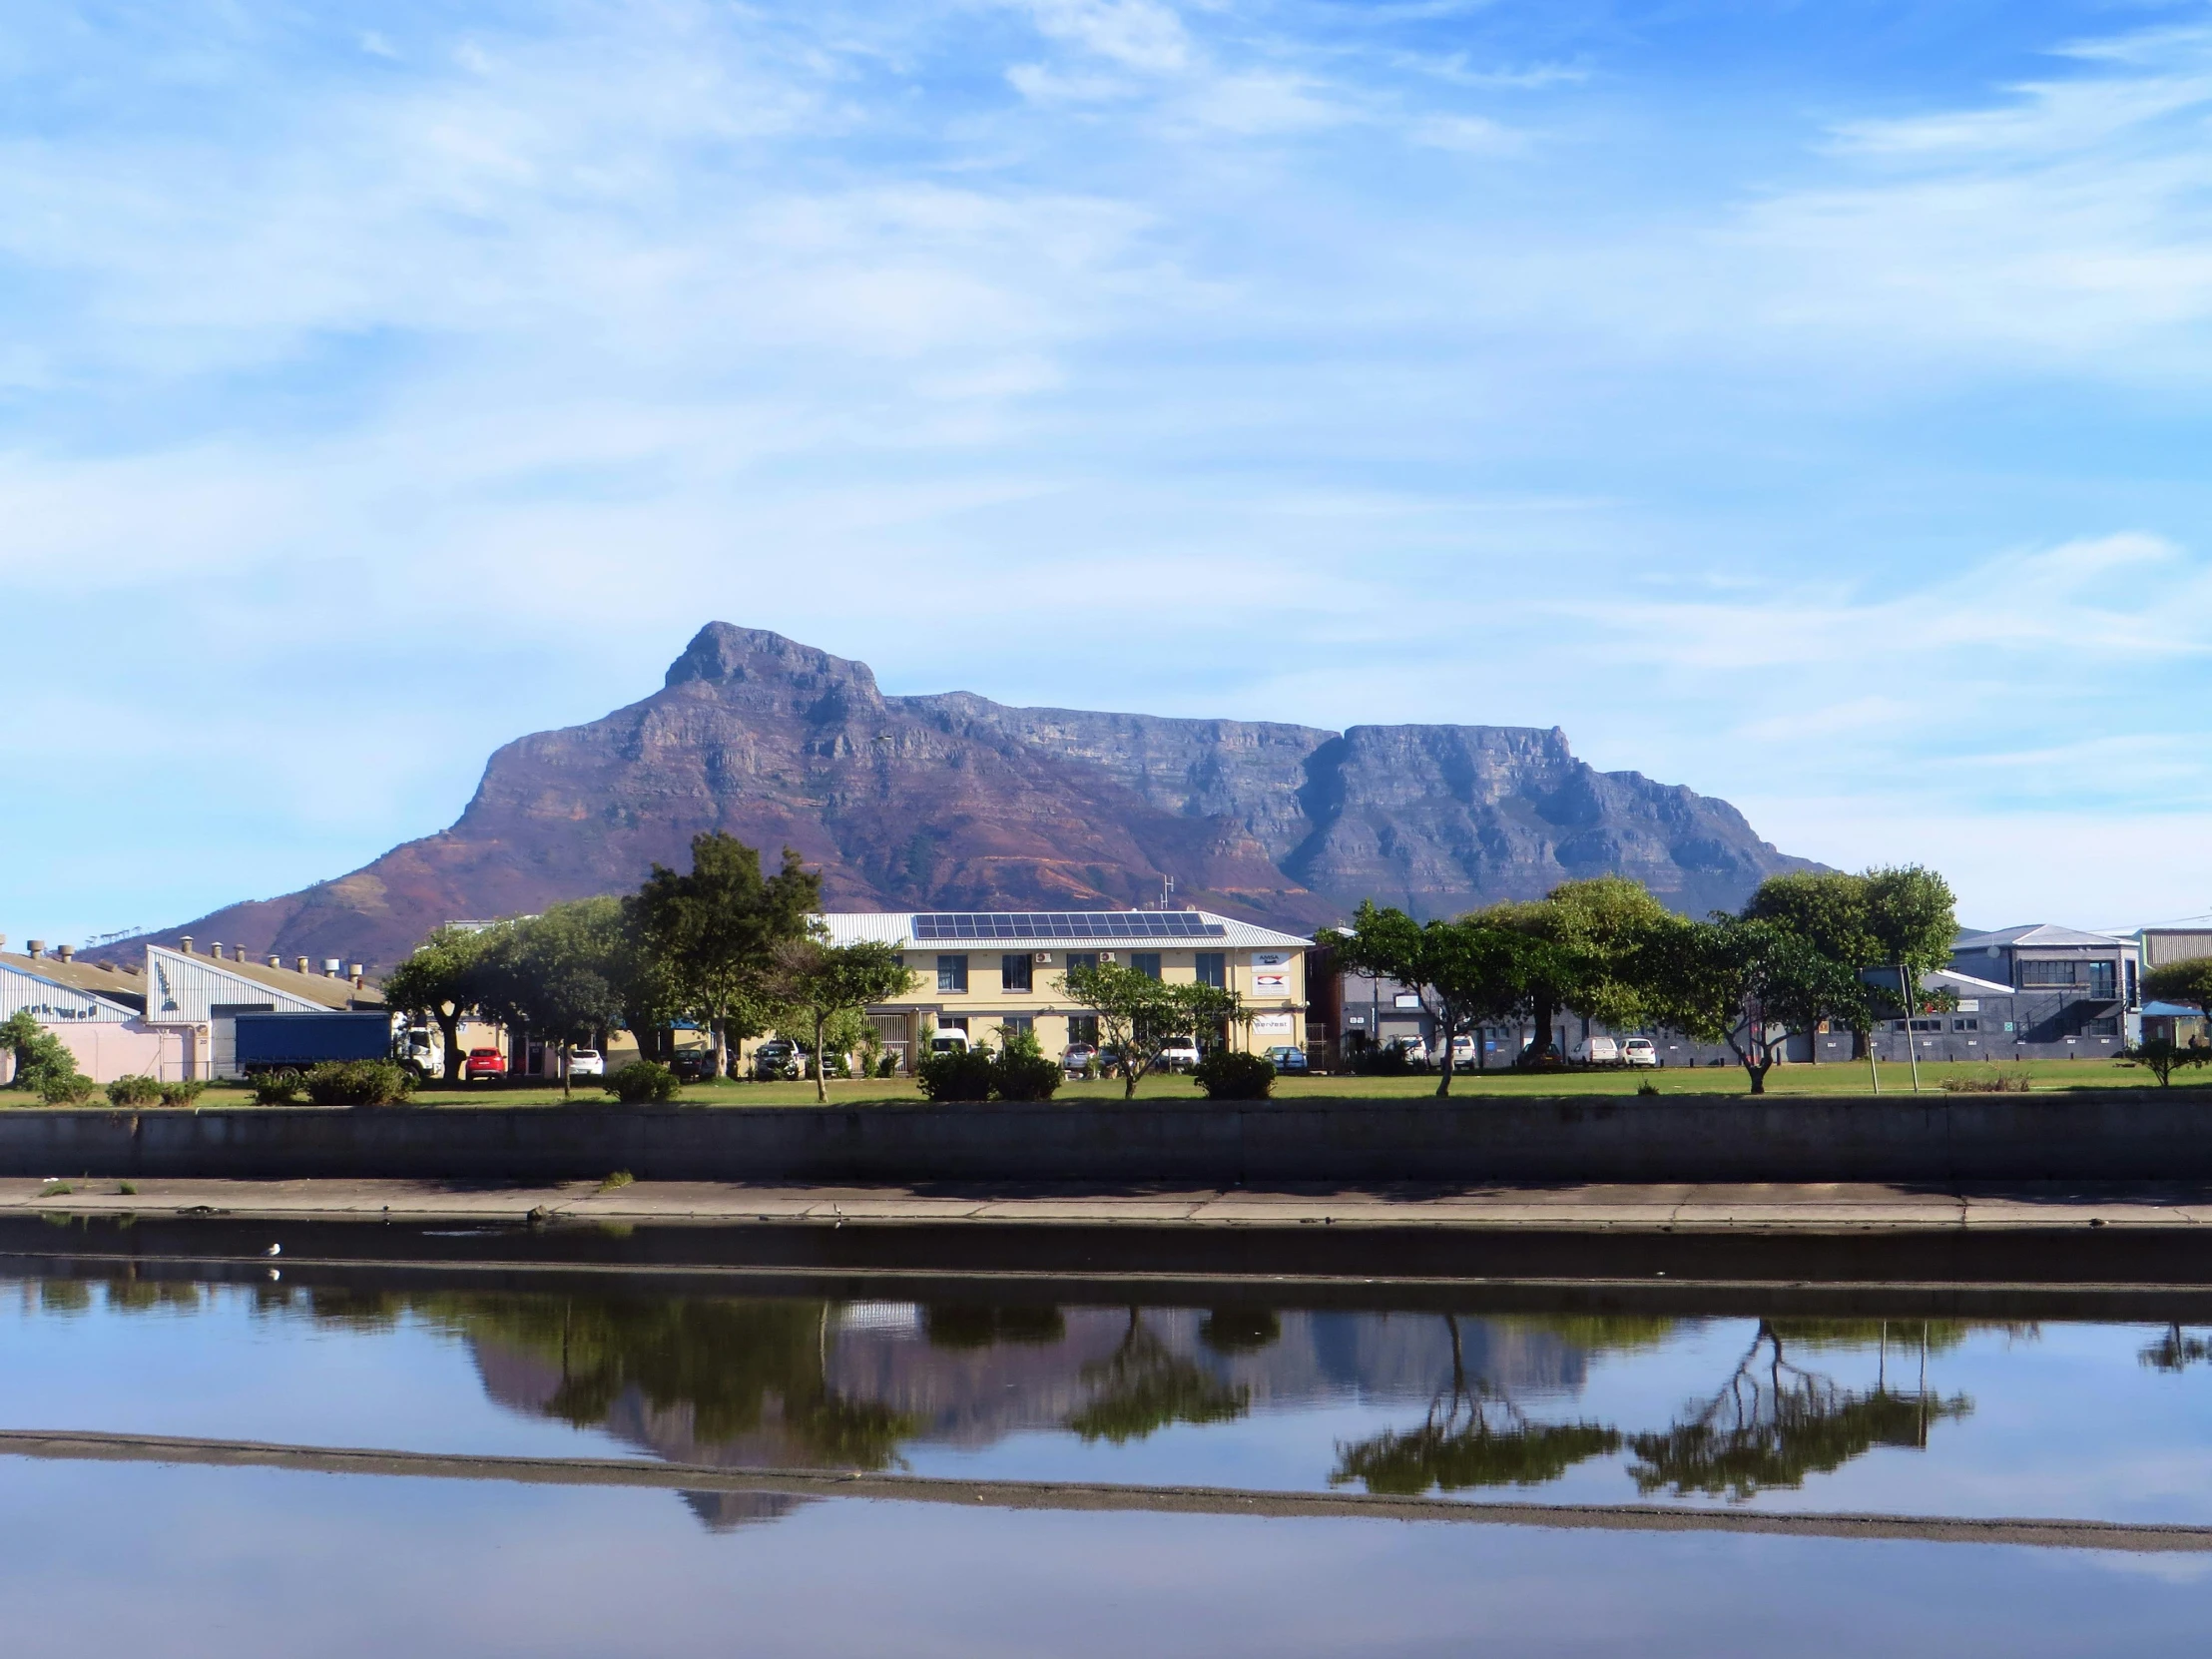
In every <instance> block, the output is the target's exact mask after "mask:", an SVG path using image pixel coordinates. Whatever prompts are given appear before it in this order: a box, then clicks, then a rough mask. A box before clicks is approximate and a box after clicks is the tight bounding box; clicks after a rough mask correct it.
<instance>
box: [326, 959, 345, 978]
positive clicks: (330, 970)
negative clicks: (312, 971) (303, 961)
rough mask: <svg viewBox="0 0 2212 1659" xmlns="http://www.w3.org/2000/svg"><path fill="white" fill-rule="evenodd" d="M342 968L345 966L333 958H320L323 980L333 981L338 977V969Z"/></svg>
mask: <svg viewBox="0 0 2212 1659" xmlns="http://www.w3.org/2000/svg"><path fill="white" fill-rule="evenodd" d="M343 966H345V964H344V963H343V962H341V961H339V960H338V959H337V958H336V957H335V956H325V957H323V958H322V976H323V977H324V978H325V979H335V978H336V977H337V976H338V969H339V968H341V967H343Z"/></svg>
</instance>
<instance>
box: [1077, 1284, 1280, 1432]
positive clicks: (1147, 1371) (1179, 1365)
mask: <svg viewBox="0 0 2212 1659" xmlns="http://www.w3.org/2000/svg"><path fill="white" fill-rule="evenodd" d="M1079 1375H1080V1376H1081V1378H1082V1380H1083V1381H1084V1382H1085V1383H1090V1384H1091V1386H1092V1387H1093V1388H1094V1389H1095V1390H1096V1391H1095V1392H1094V1393H1093V1394H1092V1395H1091V1398H1090V1400H1089V1402H1088V1403H1086V1404H1085V1405H1084V1406H1083V1407H1082V1408H1081V1409H1080V1410H1078V1411H1075V1412H1074V1413H1072V1414H1071V1415H1070V1416H1069V1417H1068V1419H1067V1425H1068V1427H1069V1428H1070V1429H1072V1430H1073V1431H1074V1432H1076V1433H1077V1434H1080V1435H1081V1436H1082V1437H1083V1438H1084V1439H1086V1440H1111V1441H1112V1442H1113V1443H1114V1444H1115V1445H1126V1444H1127V1443H1128V1442H1129V1441H1131V1440H1141V1439H1143V1438H1144V1437H1145V1436H1146V1435H1148V1434H1151V1433H1153V1432H1154V1431H1156V1430H1158V1429H1162V1428H1165V1427H1167V1426H1168V1425H1169V1424H1170V1423H1176V1422H1193V1423H1197V1422H1228V1421H1230V1420H1232V1419H1234V1418H1237V1417H1241V1416H1243V1415H1244V1414H1245V1412H1246V1411H1247V1410H1248V1409H1249V1408H1250V1406H1251V1403H1252V1390H1251V1389H1250V1388H1248V1387H1245V1386H1243V1385H1242V1384H1231V1383H1224V1382H1223V1381H1222V1380H1221V1379H1220V1378H1218V1377H1216V1376H1214V1375H1213V1374H1212V1373H1211V1372H1209V1371H1207V1370H1206V1369H1205V1368H1204V1367H1202V1366H1199V1365H1196V1364H1194V1363H1193V1362H1191V1361H1189V1360H1186V1359H1184V1358H1183V1357H1182V1356H1181V1355H1180V1354H1177V1353H1176V1352H1175V1351H1174V1350H1172V1349H1170V1348H1169V1347H1168V1346H1167V1344H1165V1343H1163V1342H1162V1341H1160V1339H1159V1338H1158V1337H1156V1336H1154V1335H1153V1334H1152V1332H1151V1331H1150V1330H1149V1329H1148V1328H1147V1327H1146V1326H1145V1323H1144V1319H1143V1316H1142V1315H1141V1314H1140V1312H1139V1311H1138V1310H1137V1309H1135V1308H1132V1309H1130V1310H1129V1329H1128V1331H1127V1332H1126V1333H1125V1334H1124V1335H1123V1337H1122V1340H1121V1345H1120V1346H1119V1347H1118V1348H1116V1349H1115V1350H1114V1352H1113V1353H1112V1354H1111V1355H1109V1356H1108V1357H1107V1358H1106V1359H1104V1360H1097V1361H1093V1362H1092V1363H1091V1364H1089V1365H1087V1366H1085V1367H1084V1368H1083V1369H1082V1371H1081V1373H1080V1374H1079Z"/></svg>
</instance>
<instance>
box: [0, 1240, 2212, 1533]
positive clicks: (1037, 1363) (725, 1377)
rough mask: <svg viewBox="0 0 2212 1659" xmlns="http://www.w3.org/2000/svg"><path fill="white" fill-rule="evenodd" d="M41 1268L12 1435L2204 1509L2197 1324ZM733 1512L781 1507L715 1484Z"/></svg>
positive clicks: (2206, 1434)
mask: <svg viewBox="0 0 2212 1659" xmlns="http://www.w3.org/2000/svg"><path fill="white" fill-rule="evenodd" d="M1379 1300H1380V1302H1381V1305H1379V1306H1373V1307H1366V1308H1356V1309H1314V1308H1299V1307H1296V1306H1280V1307H1271V1306H1264V1305H1261V1304H1258V1303H1255V1302H1251V1301H1247V1300H1232V1299H1231V1298H1230V1297H1228V1296H1227V1295H1226V1294H1225V1296H1224V1299H1223V1301H1222V1303H1221V1305H1219V1306H1215V1307H1211V1308H1206V1307H1173V1306H1166V1307H1162V1306H1149V1307H1148V1306H1122V1307H1111V1306H1106V1307H1102V1306H1094V1305H1056V1304H1054V1303H1051V1302H1049V1301H1043V1300H1035V1299H1031V1300H1014V1299H1012V1298H1008V1299H1006V1300H1002V1301H998V1302H981V1301H935V1302H904V1301H892V1300H878V1301H830V1300H823V1299H820V1298H810V1297H801V1296H793V1297H784V1298H778V1297H752V1298H735V1297H715V1296H654V1295H630V1294H624V1293H622V1292H621V1291H619V1290H607V1289H600V1288H595V1287H589V1286H587V1287H584V1288H581V1289H566V1288H564V1289H562V1290H559V1291H547V1292H542V1293H524V1294H517V1293H511V1292H496V1293H495V1292H478V1291H467V1290H450V1291H447V1290H438V1291H405V1292H401V1291H392V1292H388V1293H379V1292H374V1291H366V1292H364V1291H361V1290H358V1289H343V1290H340V1289H328V1288H317V1287H307V1286H289V1285H283V1284H272V1285H265V1286H259V1287H251V1288H245V1287H235V1286H222V1285H195V1284H189V1283H177V1282H160V1281H146V1280H115V1281H107V1282H97V1281H80V1280H45V1281H26V1282H22V1283H21V1284H20V1286H19V1288H18V1291H17V1294H16V1295H14V1296H13V1297H12V1298H9V1299H8V1305H7V1307H6V1308H5V1311H4V1312H0V1343H4V1344H5V1350H6V1354H7V1359H8V1364H7V1366H6V1368H5V1373H4V1377H0V1422H4V1425H5V1426H11V1427H73V1428H101V1429H113V1430H137V1431H146V1432H164V1433H186V1434H207V1435H219V1436H234V1437H241V1438H258V1439H289V1440H296V1441H301V1442H307V1443H322V1444H345V1445H374V1446H382V1447H390V1448H394V1449H408V1450H437V1451H489V1452H515V1451H530V1452H563V1451H566V1452H586V1453H592V1454H607V1453H609V1452H616V1453H625V1452H626V1453H630V1454H636V1453H640V1452H642V1453H646V1454H649V1455H652V1456H657V1457H663V1458H669V1459H674V1460H678V1461H683V1462H688V1463H705V1464H715V1465H721V1466H725V1467H733V1468H737V1467H786V1468H805V1469H822V1468H851V1469H899V1470H910V1471H913V1472H917V1473H923V1474H952V1475H960V1476H964V1477H1004V1478H1081V1479H1091V1480H1113V1481H1125V1482H1131V1483H1139V1484H1143V1483H1155V1484H1161V1483H1172V1484H1200V1485H1220V1486H1231V1487H1238V1488H1243V1489H1251V1490H1294V1491H1295V1490H1314V1491H1320V1490H1331V1489H1335V1490H1341V1491H1351V1492H1369V1493H1378V1494H1391V1495H1410V1494H1420V1493H1436V1494H1447V1495H1451V1496H1455V1497H1458V1498H1462V1499H1465V1500H1468V1501H1482V1500H1484V1499H1485V1498H1493V1497H1498V1496H1510V1497H1516V1498H1523V1499H1525V1498H1528V1497H1531V1496H1540V1497H1542V1498H1544V1499H1546V1500H1556V1501H1572V1502H1584V1503H1617V1502H1626V1501H1643V1502H1651V1501H1658V1502H1666V1503H1682V1504H1692V1505H1725V1506H1754V1507H1767V1508H1779V1509H1821V1510H1855V1511H1883V1512H1903V1513H1915V1514H1931V1515H2022V1514H2032V1515H2051V1516H2066V1517H2072V1518H2081V1519H2107V1520H2168V1521H2171V1520H2180V1521H2207V1520H2212V1410H2208V1409H2207V1405H2208V1404H2212V1392H2208V1389H2212V1358H2208V1355H2212V1346H2208V1345H2212V1337H2208V1334H2207V1333H2206V1332H2205V1331H2203V1330H2201V1329H2197V1328H2192V1327H2184V1326H2170V1327H2165V1328H2155V1327H2144V1326H2131V1325H2118V1324H2113V1325H2095V1324H2075V1323H2053V1322H2048V1321H2045V1322H2041V1323H2026V1322H2013V1323H1999V1322H1982V1323H1972V1322H1963V1321H1921V1320H1910V1321H1905V1320H1896V1319H1890V1320H1885V1319H1881V1318H1866V1319H1837V1318H1820V1319H1813V1318H1783V1317H1773V1316H1767V1317H1744V1318H1732V1317H1726V1316H1725V1315H1712V1316H1708V1317H1700V1318H1692V1319H1681V1318H1661V1317H1652V1316H1636V1315H1618V1316H1592V1315H1587V1314H1577V1313H1564V1312H1562V1313H1558V1314H1551V1315H1546V1314H1540V1313H1538V1314H1530V1313H1525V1312H1520V1313H1512V1314H1502V1313H1496V1312H1485V1311H1483V1310H1482V1309H1481V1308H1480V1307H1479V1306H1476V1305H1471V1304H1470V1305H1469V1306H1467V1307H1464V1308H1452V1307H1444V1308H1406V1307H1392V1306H1389V1305H1388V1302H1387V1298H1386V1297H1383V1298H1380V1299H1379ZM692 1501H693V1505H694V1508H695V1510H696V1511H697V1512H699V1513H700V1514H701V1516H702V1518H704V1519H706V1520H708V1521H709V1522H710V1523H711V1524H718V1525H720V1524H733V1523H736V1522H739V1521H747V1520H758V1519H763V1518H767V1517H769V1516H771V1515H776V1514H782V1513H785V1512H787V1511H788V1510H789V1508H790V1507H791V1503H790V1500H788V1499H768V1498H760V1497H752V1496H732V1495H730V1494H721V1495H705V1494H702V1495H700V1496H698V1497H695V1498H694V1499H693V1500H692Z"/></svg>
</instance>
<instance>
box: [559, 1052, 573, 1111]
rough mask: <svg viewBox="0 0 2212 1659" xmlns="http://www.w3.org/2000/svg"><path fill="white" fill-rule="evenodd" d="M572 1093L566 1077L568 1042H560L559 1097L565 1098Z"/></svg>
mask: <svg viewBox="0 0 2212 1659" xmlns="http://www.w3.org/2000/svg"><path fill="white" fill-rule="evenodd" d="M572 1093H573V1091H572V1090H571V1088H570V1087H569V1078H568V1044H567V1043H563V1044H561V1098H562V1099H563V1100H567V1099H568V1098H569V1097H570V1095H571V1094H572Z"/></svg>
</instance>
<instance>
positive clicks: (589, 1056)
mask: <svg viewBox="0 0 2212 1659" xmlns="http://www.w3.org/2000/svg"><path fill="white" fill-rule="evenodd" d="M568 1074H569V1076H571V1077H604V1076H606V1075H607V1057H606V1055H604V1054H602V1053H600V1052H599V1050H598V1049H596V1048H572V1049H570V1050H569V1051H568Z"/></svg>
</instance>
